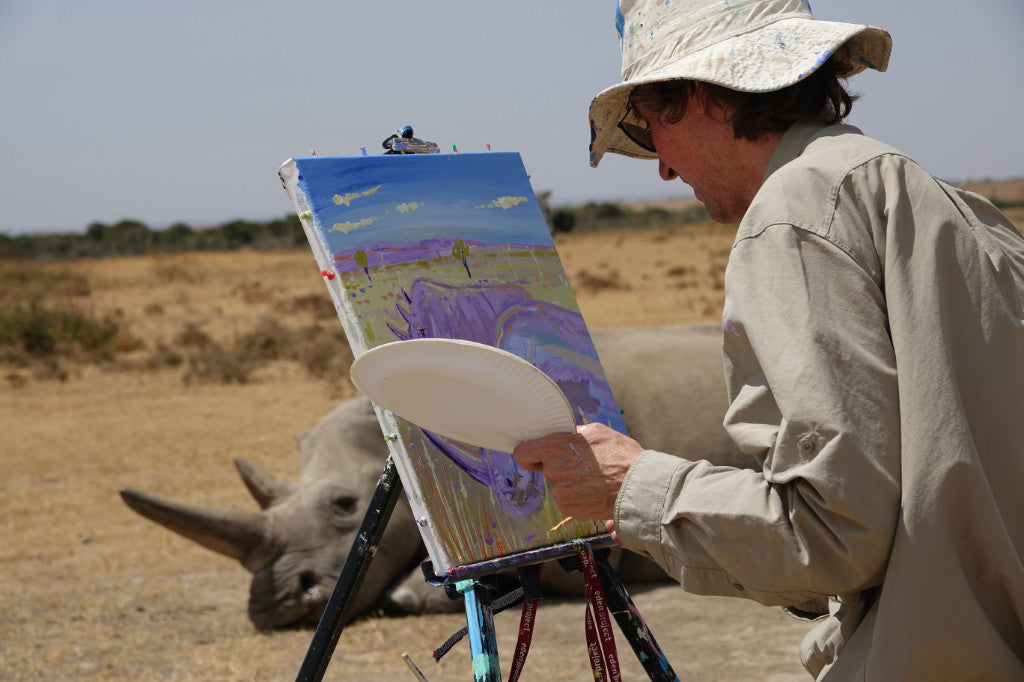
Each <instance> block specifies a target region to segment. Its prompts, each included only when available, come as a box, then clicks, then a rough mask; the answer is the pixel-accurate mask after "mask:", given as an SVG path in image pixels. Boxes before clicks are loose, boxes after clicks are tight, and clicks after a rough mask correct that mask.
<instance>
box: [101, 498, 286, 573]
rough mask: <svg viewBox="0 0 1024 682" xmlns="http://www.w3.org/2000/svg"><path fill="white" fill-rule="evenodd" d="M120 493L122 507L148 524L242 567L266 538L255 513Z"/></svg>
mask: <svg viewBox="0 0 1024 682" xmlns="http://www.w3.org/2000/svg"><path fill="white" fill-rule="evenodd" d="M120 492H121V499H123V500H124V501H125V504H127V505H128V506H129V507H131V508H132V509H134V510H135V511H137V512H138V513H139V514H142V515H143V516H145V517H146V518H147V519H149V520H150V521H154V522H156V523H159V524H160V525H161V526H163V527H165V528H167V529H169V530H172V531H174V532H175V533H178V534H179V535H183V536H185V537H187V538H188V539H189V540H193V541H195V542H198V543H199V544H200V545H202V546H203V547H206V548H207V549H211V550H213V551H214V552H217V553H218V554H223V555H225V556H229V557H231V558H232V559H237V560H238V561H241V562H242V563H243V564H244V563H245V560H246V558H247V557H249V556H250V555H251V554H252V553H253V551H254V550H256V549H257V548H258V547H259V546H260V545H261V544H262V543H263V539H264V536H265V535H266V529H267V520H266V518H265V517H264V516H263V515H262V514H260V513H259V512H254V511H241V510H237V509H203V508H201V507H193V506H190V505H187V504H179V503H177V502H168V501H167V500H162V499H160V498H159V497H155V496H153V495H150V494H148V493H144V492H141V491H138V490H135V489H133V488H122V489H121V491H120Z"/></svg>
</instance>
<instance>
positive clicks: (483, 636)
mask: <svg viewBox="0 0 1024 682" xmlns="http://www.w3.org/2000/svg"><path fill="white" fill-rule="evenodd" d="M401 494H402V486H401V482H400V481H399V478H398V470H397V468H396V467H395V464H394V462H393V461H392V459H391V457H388V460H387V463H386V464H385V467H384V471H383V473H382V474H381V476H380V479H379V480H378V481H377V488H376V490H375V491H374V494H373V497H372V498H371V500H370V506H369V508H368V509H367V511H366V514H365V516H364V517H363V521H362V523H361V524H360V526H359V531H358V532H357V533H356V539H355V541H354V542H353V543H352V549H351V550H350V551H349V554H348V558H347V559H346V560H345V565H344V566H343V567H342V570H341V574H340V575H339V576H338V582H337V583H336V584H335V586H334V590H333V591H332V592H331V597H330V599H329V600H328V601H327V605H326V607H325V608H324V613H323V616H321V617H320V622H319V624H318V625H317V628H316V632H315V633H314V634H313V640H312V642H310V645H309V649H308V650H307V652H306V658H305V659H304V660H303V662H302V667H301V668H300V669H299V674H298V676H297V677H296V681H297V682H320V680H322V679H323V677H324V674H325V673H326V672H327V666H328V665H329V664H330V660H331V656H332V655H333V654H334V649H335V648H336V647H337V644H338V639H339V638H340V637H341V632H342V630H343V629H344V627H345V623H346V621H347V620H348V616H349V613H350V611H351V607H352V603H353V601H354V599H353V598H354V596H355V593H356V591H357V590H358V589H359V586H360V584H361V583H362V581H363V577H364V576H365V575H366V570H367V568H369V565H370V561H371V559H372V557H373V555H374V553H375V552H376V549H377V545H378V544H379V543H380V540H381V537H382V536H383V534H384V529H385V527H386V526H387V523H388V520H389V519H390V517H391V513H392V511H393V510H394V508H395V504H396V503H397V502H398V499H399V497H400V496H401ZM571 545H572V543H567V545H566V546H565V551H564V553H562V556H563V557H566V556H570V555H571V554H572V552H571V551H570V549H569V548H570V546H571ZM551 554H552V556H555V555H557V554H558V549H557V548H555V549H554V550H553V552H552V553H551ZM600 554H601V553H599V554H598V559H599V563H598V566H599V576H600V578H601V583H602V585H603V587H604V590H605V596H606V599H607V603H608V607H609V610H610V611H611V613H612V616H613V617H614V618H615V621H616V622H617V623H618V624H619V629H620V630H622V633H623V635H625V637H626V640H627V641H628V642H629V645H630V647H631V648H632V649H633V652H634V653H635V654H636V656H637V659H638V660H639V661H640V664H641V665H642V666H643V668H644V671H645V672H646V673H647V675H648V677H650V679H651V680H655V681H657V682H662V681H665V682H667V681H669V680H678V679H679V678H678V677H677V676H676V674H675V672H674V671H673V670H672V666H671V665H670V664H669V662H668V659H666V658H665V654H664V652H663V651H662V650H661V647H660V646H658V643H657V642H656V641H655V639H654V636H653V635H652V634H651V633H650V630H649V629H648V628H647V625H646V623H645V622H644V620H643V618H642V617H641V616H640V612H639V611H638V610H637V608H636V606H635V605H634V604H633V601H632V600H631V599H630V597H629V594H628V593H627V592H626V588H625V586H624V585H623V584H622V581H621V580H620V579H619V577H618V575H617V574H616V573H615V571H614V570H613V569H612V567H611V566H610V565H609V564H608V562H607V561H604V560H602V557H601V556H600ZM604 554H607V552H604ZM470 573H472V571H470ZM483 577H485V574H481V575H466V576H464V577H463V576H460V577H459V578H458V580H457V582H456V583H455V584H454V587H455V589H456V590H457V591H458V592H461V593H462V595H463V597H464V601H465V607H466V624H467V627H468V629H469V645H470V654H471V656H472V659H471V660H472V662H473V679H474V680H475V682H501V669H500V666H499V662H498V643H497V639H496V637H495V632H494V610H493V608H492V604H491V597H490V594H489V590H488V588H487V586H486V585H485V584H484V582H483V581H482V578H483Z"/></svg>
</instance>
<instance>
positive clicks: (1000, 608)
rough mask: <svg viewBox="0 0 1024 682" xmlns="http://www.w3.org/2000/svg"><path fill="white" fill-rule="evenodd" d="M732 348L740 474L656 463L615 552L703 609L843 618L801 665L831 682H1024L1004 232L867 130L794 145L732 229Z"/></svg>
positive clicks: (796, 139)
mask: <svg viewBox="0 0 1024 682" xmlns="http://www.w3.org/2000/svg"><path fill="white" fill-rule="evenodd" d="M723 340H724V352H725V360H726V362H725V366H726V379H727V382H728V389H729V396H730V403H731V405H730V407H729V410H728V413H727V415H726V419H725V425H726V428H727V429H728V431H729V433H730V435H731V436H732V437H733V439H734V440H735V441H736V444H737V445H738V446H739V448H740V449H741V450H742V451H743V452H744V453H746V454H748V455H749V456H750V457H751V465H750V468H749V469H736V468H727V467H716V466H712V465H711V464H710V463H709V462H706V461H702V460H701V453H699V452H679V453H673V456H670V455H666V454H663V453H658V452H653V451H647V452H645V453H644V454H643V455H642V456H641V457H640V459H638V460H637V462H636V463H635V464H634V465H633V467H632V468H631V469H630V471H629V474H628V476H627V478H626V481H625V484H624V485H623V487H622V490H621V492H620V493H619V496H618V500H617V502H616V510H615V522H616V528H617V532H618V536H619V538H620V541H621V542H623V544H625V545H626V546H627V547H629V548H631V549H634V550H637V551H639V552H641V553H643V554H646V555H648V556H650V557H651V558H653V559H654V560H655V561H656V562H658V563H659V564H660V565H661V566H662V567H663V568H665V569H666V570H667V571H668V572H669V573H670V574H671V575H673V576H675V577H677V578H678V579H679V581H680V583H681V584H682V586H683V588H684V589H686V590H688V591H691V592H694V593H697V594H715V595H736V596H743V597H748V598H751V599H755V600H757V601H759V602H761V603H763V604H770V605H782V606H793V605H799V606H800V607H801V608H808V606H807V603H812V604H813V603H817V604H819V605H820V604H823V603H829V604H830V607H829V615H828V617H827V618H826V619H825V620H824V621H822V623H820V624H819V625H817V626H816V627H815V628H814V629H813V630H812V631H811V632H810V633H809V635H808V637H807V638H806V639H805V641H804V644H803V646H802V647H801V657H802V660H803V662H804V665H805V666H806V667H807V669H808V670H809V671H810V672H811V674H812V675H814V676H816V677H818V678H819V679H825V680H975V679H977V680H1024V662H1022V659H1024V625H1022V624H1024V238H1022V237H1021V235H1020V234H1019V233H1018V232H1017V231H1016V230H1015V229H1014V227H1013V226H1012V225H1011V224H1010V223H1009V221H1007V220H1006V218H1005V217H1004V216H1002V214H1000V213H999V212H998V211H997V210H996V209H995V208H994V207H993V206H992V205H991V204H990V203H988V202H987V201H986V200H984V199H983V198H981V197H979V196H977V195H974V194H970V193H967V192H964V191H962V190H959V189H956V188H953V187H951V186H949V185H947V184H945V183H942V182H940V181H938V180H936V179H935V178H933V177H931V176H930V175H928V174H927V173H926V172H925V171H924V170H922V169H921V168H920V166H918V165H917V164H916V163H914V162H913V161H911V160H910V159H908V158H907V157H906V156H904V155H902V154H900V153H899V152H898V151H896V150H894V149H892V148H890V147H887V146H885V145H883V144H881V143H879V142H876V141H874V140H871V139H869V138H867V137H865V136H863V135H862V134H860V131H858V130H857V129H856V128H852V127H850V126H845V125H837V126H829V127H823V126H817V125H807V124H798V125H795V126H793V128H792V129H791V130H789V131H788V132H787V133H786V135H785V136H784V137H783V139H782V141H781V143H780V144H779V146H778V148H777V149H776V151H775V153H774V155H773V157H772V160H771V163H770V164H769V167H768V170H767V173H766V176H765V180H764V183H763V184H762V187H761V189H760V190H759V192H758V194H757V196H756V197H755V199H754V201H753V203H752V204H751V206H750V209H749V210H748V212H747V214H746V216H745V217H744V219H743V221H742V222H741V224H740V226H739V230H738V234H737V237H736V242H735V244H734V246H733V250H732V253H731V255H730V259H729V264H728V267H727V270H726V304H725V310H724V317H723ZM678 418H679V419H685V418H686V415H678ZM680 457H683V458H685V459H680ZM825 599H827V600H828V602H826V601H825ZM840 654H841V655H840Z"/></svg>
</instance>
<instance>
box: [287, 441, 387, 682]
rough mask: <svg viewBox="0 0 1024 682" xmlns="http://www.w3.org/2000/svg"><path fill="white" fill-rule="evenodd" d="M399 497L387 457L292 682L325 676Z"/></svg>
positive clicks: (318, 681)
mask: <svg viewBox="0 0 1024 682" xmlns="http://www.w3.org/2000/svg"><path fill="white" fill-rule="evenodd" d="M401 493H402V486H401V483H400V482H399V480H398V469H397V468H396V467H395V463H394V462H393V461H392V459H391V457H388V461H387V464H385V465H384V473H382V474H381V475H380V479H379V480H378V481H377V489H376V490H375V491H374V493H373V497H372V498H371V499H370V507H369V509H367V510H366V515H365V516H363V522H362V524H361V525H360V526H359V532H358V533H356V539H355V541H354V542H353V543H352V549H351V550H350V551H349V553H348V558H347V559H346V560H345V565H344V566H343V567H342V569H341V575H340V576H338V582H337V583H336V584H335V585H334V591H333V592H331V598H330V599H329V600H327V606H326V607H324V615H323V616H321V617H320V623H319V624H318V625H317V626H316V632H315V633H314V634H313V641H312V642H311V643H310V645H309V650H308V651H307V652H306V658H305V660H304V661H303V662H302V668H300V669H299V675H298V677H296V678H295V679H296V682H320V680H322V679H323V677H324V673H326V672H327V666H328V664H329V663H330V662H331V656H332V655H333V654H334V648H335V647H336V646H337V644H338V638H339V637H341V631H342V629H344V627H345V622H346V621H347V620H348V615H349V611H350V610H351V607H352V597H353V595H354V594H355V593H356V590H358V589H359V585H360V584H361V583H362V582H363V577H364V576H365V575H366V569H367V568H368V567H369V565H370V559H371V558H372V557H373V554H374V552H376V550H377V545H378V544H379V543H380V539H381V537H382V536H383V535H384V528H385V527H386V526H387V525H388V519H390V518H391V512H392V511H393V510H394V508H395V504H396V503H397V502H398V498H399V496H400V495H401Z"/></svg>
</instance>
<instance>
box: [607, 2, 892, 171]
mask: <svg viewBox="0 0 1024 682" xmlns="http://www.w3.org/2000/svg"><path fill="white" fill-rule="evenodd" d="M840 47H843V48H844V49H845V50H846V51H847V52H848V54H849V57H850V59H849V62H850V66H851V67H852V69H851V71H850V72H849V73H847V74H846V75H848V76H852V75H853V74H855V73H859V72H861V71H863V70H864V69H867V68H872V69H876V70H878V71H885V70H886V68H888V65H889V55H890V54H891V53H892V38H891V37H890V36H889V33H888V32H887V31H885V30H884V29H881V28H876V27H874V26H865V25H863V24H845V23H840V22H830V21H818V20H815V19H802V18H792V19H781V20H779V21H776V22H774V23H772V24H769V25H768V26H765V27H762V28H759V29H757V30H754V31H750V32H749V33H743V34H740V35H735V36H731V37H729V38H727V39H726V40H723V41H720V42H718V43H715V44H713V45H709V46H708V47H706V48H704V49H702V50H699V51H697V52H693V53H692V54H689V55H686V56H685V57H683V58H681V59H678V60H674V61H671V62H669V63H668V64H667V65H666V66H664V67H662V68H660V69H657V70H655V71H652V72H650V73H645V74H641V75H640V76H637V77H634V78H630V79H628V80H625V81H622V82H620V83H616V84H615V85H613V86H611V87H610V88H607V89H605V90H603V91H601V92H600V93H598V95H597V96H596V97H595V98H594V100H593V102H591V104H590V134H591V142H590V165H591V166H594V167H596V166H597V164H598V163H600V161H601V157H603V156H604V155H605V154H607V153H609V152H610V153H614V154H623V155H625V156H632V157H635V158H639V159H654V158H657V154H655V153H653V152H650V151H647V150H646V149H643V148H642V147H640V146H639V145H637V144H636V143H635V142H633V141H632V140H630V139H629V138H628V137H627V136H626V135H625V133H623V132H622V130H621V129H620V128H619V125H618V124H619V121H621V120H622V117H623V116H625V114H626V108H627V106H628V103H629V95H630V93H631V92H632V90H633V88H634V87H635V86H637V85H640V84H643V83H654V82H658V81H667V80H676V79H689V80H697V81H702V82H705V83H714V84H716V85H721V86H723V87H726V88H730V89H732V90H740V91H743V92H771V91H774V90H780V89H782V88H785V87H788V86H790V85H793V84H794V83H796V82H797V81H799V80H801V79H803V78H805V77H807V76H809V75H810V74H812V73H814V71H816V70H817V69H818V67H819V66H821V65H822V64H824V63H825V62H826V61H827V60H828V58H829V57H831V56H832V55H833V54H834V53H835V52H836V50H838V49H839V48H840Z"/></svg>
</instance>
